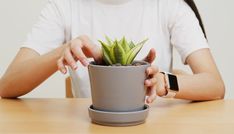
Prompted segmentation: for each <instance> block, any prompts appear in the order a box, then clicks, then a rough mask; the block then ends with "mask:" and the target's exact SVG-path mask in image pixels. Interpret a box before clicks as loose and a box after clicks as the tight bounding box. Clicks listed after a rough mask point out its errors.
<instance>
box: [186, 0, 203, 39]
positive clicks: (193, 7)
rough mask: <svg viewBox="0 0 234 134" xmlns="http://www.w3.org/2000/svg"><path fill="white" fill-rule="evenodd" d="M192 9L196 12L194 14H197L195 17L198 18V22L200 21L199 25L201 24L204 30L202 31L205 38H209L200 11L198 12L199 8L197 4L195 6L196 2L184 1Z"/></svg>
mask: <svg viewBox="0 0 234 134" xmlns="http://www.w3.org/2000/svg"><path fill="white" fill-rule="evenodd" d="M184 1H185V2H186V3H187V4H188V5H189V6H190V7H191V8H192V10H193V11H194V13H195V15H196V17H197V19H198V21H199V24H200V26H201V28H202V31H203V33H204V36H205V38H207V36H206V31H205V28H204V25H203V22H202V19H201V15H200V14H199V11H198V9H197V6H196V4H195V2H194V1H193V0H184Z"/></svg>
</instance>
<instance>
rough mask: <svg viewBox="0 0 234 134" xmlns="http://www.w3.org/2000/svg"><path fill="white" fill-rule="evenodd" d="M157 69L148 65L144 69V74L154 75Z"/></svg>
mask: <svg viewBox="0 0 234 134" xmlns="http://www.w3.org/2000/svg"><path fill="white" fill-rule="evenodd" d="M158 71H159V69H158V67H156V66H150V67H148V68H147V69H146V75H147V76H152V75H155V74H157V73H158Z"/></svg>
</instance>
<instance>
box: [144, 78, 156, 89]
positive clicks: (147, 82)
mask: <svg viewBox="0 0 234 134" xmlns="http://www.w3.org/2000/svg"><path fill="white" fill-rule="evenodd" d="M155 84H157V79H156V78H155V77H153V78H151V79H147V80H145V86H146V87H151V86H154V85H155Z"/></svg>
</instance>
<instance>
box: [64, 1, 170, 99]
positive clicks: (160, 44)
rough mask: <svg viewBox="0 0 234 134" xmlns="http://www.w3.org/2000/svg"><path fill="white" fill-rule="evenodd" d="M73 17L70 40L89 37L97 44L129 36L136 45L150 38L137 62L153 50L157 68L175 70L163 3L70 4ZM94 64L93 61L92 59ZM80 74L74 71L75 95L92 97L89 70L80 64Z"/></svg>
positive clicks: (69, 25) (68, 28)
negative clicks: (105, 40)
mask: <svg viewBox="0 0 234 134" xmlns="http://www.w3.org/2000/svg"><path fill="white" fill-rule="evenodd" d="M67 6H69V7H70V8H69V10H68V11H69V12H71V13H70V16H69V15H68V16H66V17H67V19H66V20H67V22H66V40H67V41H69V40H71V39H74V38H76V37H78V36H80V35H87V36H89V37H90V38H91V39H92V40H93V41H94V43H95V44H97V45H99V44H98V42H97V40H98V39H100V40H104V37H105V35H108V36H109V37H111V38H121V37H122V36H125V37H126V38H127V39H131V40H133V41H135V42H138V41H141V40H143V39H145V38H149V41H148V42H147V44H146V45H145V46H144V47H143V49H142V50H141V52H140V53H139V55H138V56H137V58H136V59H138V60H140V59H143V58H144V57H145V56H146V55H147V53H148V52H149V50H150V49H151V48H155V50H156V53H157V58H156V60H155V62H154V63H153V64H155V65H157V66H158V67H159V68H160V69H161V70H164V71H171V69H172V46H171V45H170V34H169V30H168V23H167V19H166V15H167V13H166V12H165V10H166V9H165V7H164V4H163V3H162V2H161V1H160V0H132V1H130V2H127V3H125V4H120V5H108V4H105V3H101V2H98V1H96V0H70V1H69V4H68V5H67ZM90 60H91V59H90ZM77 64H78V66H79V68H78V69H77V70H76V71H72V70H71V69H70V75H71V77H72V85H73V94H74V95H75V96H76V97H90V83H89V76H88V71H87V68H85V67H83V66H82V65H81V64H80V63H79V62H78V63H77Z"/></svg>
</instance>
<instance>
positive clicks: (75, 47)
mask: <svg viewBox="0 0 234 134" xmlns="http://www.w3.org/2000/svg"><path fill="white" fill-rule="evenodd" d="M81 44H82V42H81V40H76V41H75V42H72V44H71V51H72V53H73V55H74V57H76V58H77V59H78V60H79V61H80V62H81V63H82V65H84V66H88V65H89V61H88V59H87V57H86V56H85V54H84V53H83V51H82V49H81Z"/></svg>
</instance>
